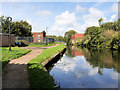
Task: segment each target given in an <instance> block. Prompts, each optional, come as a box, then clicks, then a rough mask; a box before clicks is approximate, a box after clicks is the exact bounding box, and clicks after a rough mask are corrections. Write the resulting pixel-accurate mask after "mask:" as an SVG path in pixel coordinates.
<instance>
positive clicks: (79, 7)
mask: <svg viewBox="0 0 120 90" xmlns="http://www.w3.org/2000/svg"><path fill="white" fill-rule="evenodd" d="M75 10H76V12H82V13H83V12H85V11H86V10H87V9H86V8H83V7H81V6H80V5H77V6H76V9H75Z"/></svg>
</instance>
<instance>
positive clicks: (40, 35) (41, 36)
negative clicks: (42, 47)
mask: <svg viewBox="0 0 120 90" xmlns="http://www.w3.org/2000/svg"><path fill="white" fill-rule="evenodd" d="M32 34H33V42H43V41H45V37H46V32H45V31H43V32H32Z"/></svg>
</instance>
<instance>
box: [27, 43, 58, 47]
mask: <svg viewBox="0 0 120 90" xmlns="http://www.w3.org/2000/svg"><path fill="white" fill-rule="evenodd" d="M54 45H56V43H52V44H48V45H46V44H40V45H38V44H37V45H36V44H29V45H28V47H49V46H54Z"/></svg>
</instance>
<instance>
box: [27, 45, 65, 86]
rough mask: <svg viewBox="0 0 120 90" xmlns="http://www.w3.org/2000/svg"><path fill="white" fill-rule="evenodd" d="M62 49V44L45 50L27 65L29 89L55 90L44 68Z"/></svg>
mask: <svg viewBox="0 0 120 90" xmlns="http://www.w3.org/2000/svg"><path fill="white" fill-rule="evenodd" d="M64 48H65V46H64V45H63V44H59V46H56V47H53V48H48V49H45V50H44V51H43V52H42V53H41V54H40V55H38V56H37V57H36V58H34V59H32V60H31V61H30V62H29V63H28V65H27V66H28V73H29V82H30V88H55V84H54V82H53V81H54V80H53V78H52V76H50V75H49V73H48V72H47V71H46V69H45V68H44V66H45V65H46V64H48V62H49V61H51V60H52V59H53V58H54V57H55V55H59V54H60V53H61V52H62V51H63V50H64ZM46 60H47V61H46ZM43 62H44V63H43Z"/></svg>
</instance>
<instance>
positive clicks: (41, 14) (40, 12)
mask: <svg viewBox="0 0 120 90" xmlns="http://www.w3.org/2000/svg"><path fill="white" fill-rule="evenodd" d="M36 14H37V15H38V16H47V15H52V14H53V13H52V12H51V11H48V10H41V11H37V13H36Z"/></svg>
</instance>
